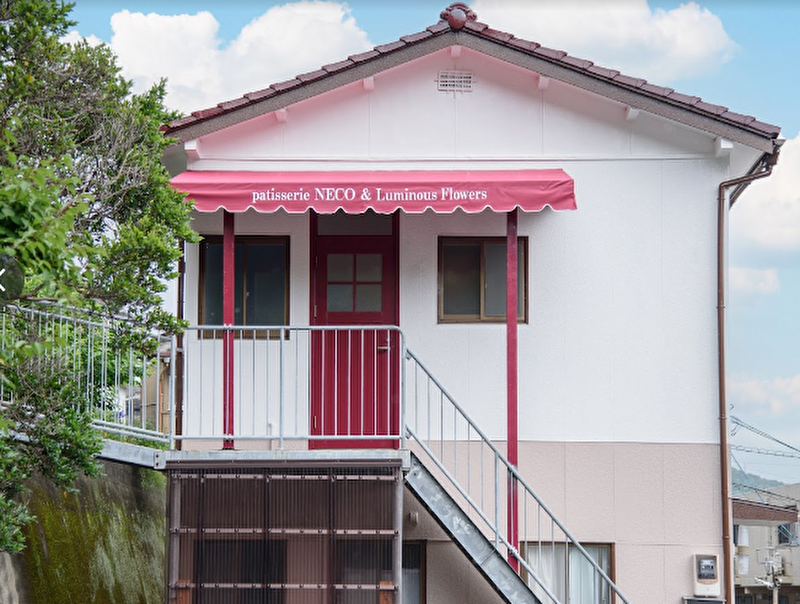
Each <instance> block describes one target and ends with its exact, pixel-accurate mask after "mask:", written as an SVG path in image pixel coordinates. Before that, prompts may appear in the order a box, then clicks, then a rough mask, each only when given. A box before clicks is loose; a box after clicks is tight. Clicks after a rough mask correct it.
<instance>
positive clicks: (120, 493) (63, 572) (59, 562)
mask: <svg viewBox="0 0 800 604" xmlns="http://www.w3.org/2000/svg"><path fill="white" fill-rule="evenodd" d="M29 486H30V488H31V509H32V511H33V513H34V514H35V515H36V521H35V522H33V523H31V525H30V526H29V527H28V531H27V535H26V536H27V539H28V547H27V549H26V550H25V552H24V553H23V555H22V569H23V577H22V580H23V584H24V587H25V592H26V594H27V598H26V600H27V601H28V602H29V604H53V603H61V602H63V603H67V602H91V603H93V604H156V603H158V602H163V601H164V594H165V589H164V581H165V579H164V574H165V573H164V570H165V544H166V521H165V518H166V514H165V510H166V480H165V477H164V476H163V475H162V474H159V473H157V472H154V471H152V470H145V469H141V468H135V467H131V466H124V465H120V464H114V463H106V464H105V476H103V477H100V478H96V479H87V478H83V479H81V480H80V481H79V483H78V485H77V491H76V492H67V491H63V490H61V489H58V488H56V487H55V486H54V485H53V484H52V483H50V482H48V481H45V480H43V479H35V480H33V481H31V484H30V485H29Z"/></svg>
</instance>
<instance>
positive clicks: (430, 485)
mask: <svg viewBox="0 0 800 604" xmlns="http://www.w3.org/2000/svg"><path fill="white" fill-rule="evenodd" d="M405 480H406V485H407V486H408V488H409V489H410V491H411V492H412V493H413V494H414V496H415V497H416V498H417V499H418V500H419V502H420V503H421V504H422V505H423V506H425V508H426V509H427V510H428V511H429V512H430V513H431V516H432V517H433V518H435V519H436V521H437V522H438V523H439V525H440V526H441V527H442V528H443V529H444V530H445V532H446V533H447V534H448V535H449V536H450V538H451V539H452V540H453V541H454V542H455V543H456V544H457V545H458V546H459V548H460V549H461V550H462V551H463V552H464V554H465V555H466V556H467V558H469V560H470V561H471V562H472V563H473V564H474V565H475V567H476V568H477V569H478V570H479V571H480V572H481V574H483V576H484V577H485V578H486V580H487V581H489V583H490V584H491V585H492V586H493V587H494V589H495V590H496V591H497V593H498V594H500V596H501V597H502V598H503V599H504V600H505V601H506V602H508V603H509V604H542V602H541V600H539V598H537V597H536V596H535V595H534V594H533V592H532V591H531V589H530V588H529V587H528V585H527V584H526V583H525V581H523V580H522V578H521V577H520V576H519V575H518V574H517V573H516V571H514V569H513V568H511V565H510V564H509V563H508V562H507V561H506V559H505V558H504V557H503V556H502V554H501V553H500V552H499V551H498V550H497V549H496V548H495V547H494V545H493V544H492V543H491V542H490V541H489V539H487V538H486V536H485V535H484V534H483V533H482V532H481V531H480V529H479V528H478V527H477V526H476V525H475V523H474V522H473V521H472V519H470V517H469V516H467V514H466V513H464V510H462V509H461V506H459V505H458V504H457V503H456V502H455V501H454V500H453V498H452V497H450V495H449V494H448V493H447V491H446V490H445V488H444V487H443V486H442V485H441V484H440V483H439V481H438V480H436V478H435V477H434V476H433V475H432V474H431V473H430V472H428V470H427V468H426V467H425V465H424V464H423V463H422V462H421V461H420V460H419V458H417V456H416V455H414V454H413V453H412V454H411V465H410V468H409V471H408V472H407V474H406V479H405Z"/></svg>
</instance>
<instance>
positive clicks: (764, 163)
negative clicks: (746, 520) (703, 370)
mask: <svg viewBox="0 0 800 604" xmlns="http://www.w3.org/2000/svg"><path fill="white" fill-rule="evenodd" d="M779 153H780V147H779V145H776V148H775V150H774V151H773V152H772V153H765V154H764V155H762V156H761V158H760V159H759V160H758V162H756V164H755V165H754V166H753V168H752V169H751V170H750V171H749V172H748V173H747V174H746V175H744V176H741V177H739V178H732V179H731V180H725V181H722V182H721V183H719V189H718V193H717V334H718V338H719V341H718V355H719V356H718V373H719V378H718V379H719V455H720V478H721V482H722V552H723V568H724V569H725V575H724V576H725V593H726V594H727V601H728V602H733V600H734V598H735V593H736V592H735V585H734V580H733V542H732V537H731V536H732V534H733V522H732V516H733V511H732V509H731V500H730V483H731V476H730V459H729V455H728V401H727V392H726V383H725V378H726V373H725V218H726V216H727V213H728V210H729V208H730V207H732V206H733V203H734V202H735V201H736V198H738V197H739V195H741V193H742V192H743V191H744V189H745V188H746V187H747V186H748V185H749V184H750V183H751V182H753V181H755V180H758V179H761V178H766V177H767V176H769V175H770V174H772V168H773V167H774V166H775V164H776V163H777V161H778V154H779ZM731 187H736V189H735V190H734V193H733V194H732V195H731V202H730V205H729V204H728V203H727V199H726V195H725V193H726V191H727V190H728V189H730V188H731Z"/></svg>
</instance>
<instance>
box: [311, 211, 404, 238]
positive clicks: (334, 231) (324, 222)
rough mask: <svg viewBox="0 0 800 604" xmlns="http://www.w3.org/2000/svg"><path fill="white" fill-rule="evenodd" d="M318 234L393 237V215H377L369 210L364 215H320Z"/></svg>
mask: <svg viewBox="0 0 800 604" xmlns="http://www.w3.org/2000/svg"><path fill="white" fill-rule="evenodd" d="M317 234H318V235H322V236H330V235H345V236H347V235H391V234H392V215H391V214H377V213H376V212H374V211H372V210H367V211H366V212H364V213H363V214H345V213H344V210H339V211H338V212H336V213H335V214H320V215H319V216H318V217H317Z"/></svg>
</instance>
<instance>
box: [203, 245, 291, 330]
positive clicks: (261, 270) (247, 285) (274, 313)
mask: <svg viewBox="0 0 800 604" xmlns="http://www.w3.org/2000/svg"><path fill="white" fill-rule="evenodd" d="M222 255H223V254H222V241H221V238H220V237H208V238H207V239H206V240H205V241H204V242H203V243H201V245H200V265H201V267H202V274H201V278H200V288H201V291H200V300H201V303H202V306H201V308H200V316H199V321H198V322H199V323H200V324H201V325H222V324H223V314H222V304H223V302H222V290H223V282H222V279H223V276H222V265H223V258H222ZM288 267H289V240H288V238H285V237H238V238H237V239H236V243H235V246H234V270H235V273H234V324H235V325H285V324H286V323H288V320H289V316H288V287H289V279H288Z"/></svg>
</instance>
